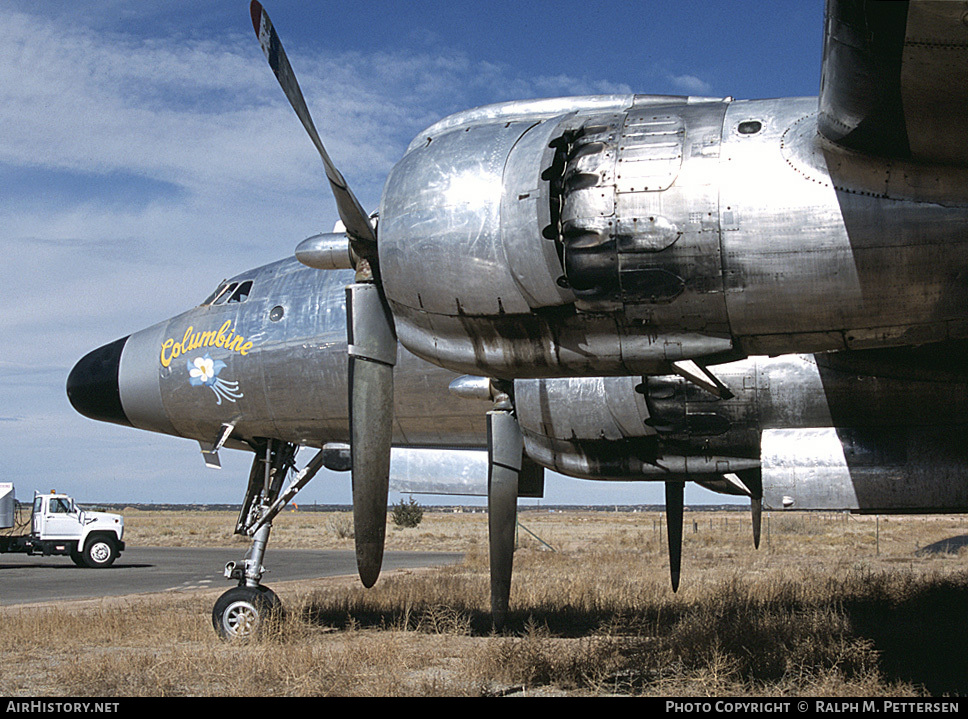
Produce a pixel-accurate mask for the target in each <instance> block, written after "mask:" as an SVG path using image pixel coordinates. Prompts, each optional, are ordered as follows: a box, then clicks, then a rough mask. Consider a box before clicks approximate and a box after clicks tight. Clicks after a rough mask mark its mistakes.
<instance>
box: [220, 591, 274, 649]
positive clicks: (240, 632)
mask: <svg viewBox="0 0 968 719" xmlns="http://www.w3.org/2000/svg"><path fill="white" fill-rule="evenodd" d="M281 612H282V602H280V601H279V597H277V596H276V594H275V592H273V591H272V590H271V589H269V588H268V587H263V586H258V587H246V586H240V587H233V588H232V589H230V590H228V591H227V592H225V594H223V595H222V596H221V597H219V598H218V601H216V602H215V608H214V609H212V625H213V626H214V627H215V631H216V633H217V634H218V635H219V636H220V637H221V638H222V639H227V640H246V639H255V638H257V637H258V636H259V634H260V632H261V631H262V628H263V626H264V625H265V623H266V621H268V620H269V618H270V617H275V616H280V615H281Z"/></svg>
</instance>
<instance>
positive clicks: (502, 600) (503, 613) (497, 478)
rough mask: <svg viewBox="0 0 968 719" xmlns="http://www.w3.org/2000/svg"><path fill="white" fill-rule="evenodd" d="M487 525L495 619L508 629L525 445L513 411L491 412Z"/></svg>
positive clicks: (498, 624)
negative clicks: (505, 624)
mask: <svg viewBox="0 0 968 719" xmlns="http://www.w3.org/2000/svg"><path fill="white" fill-rule="evenodd" d="M508 405H510V402H508ZM487 455H488V477H487V522H488V543H489V549H490V563H491V618H492V621H493V623H494V628H495V629H496V630H498V631H500V630H501V629H503V628H504V623H505V621H506V620H507V615H508V605H509V603H510V597H511V569H512V564H513V562H514V529H515V526H516V524H517V510H518V475H519V474H520V472H521V464H522V459H523V455H524V444H523V439H522V436H521V428H520V426H519V425H518V420H517V418H516V417H515V416H514V414H512V412H511V411H510V409H503V408H501V409H494V410H492V411H490V412H488V413H487Z"/></svg>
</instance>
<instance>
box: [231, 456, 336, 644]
mask: <svg viewBox="0 0 968 719" xmlns="http://www.w3.org/2000/svg"><path fill="white" fill-rule="evenodd" d="M295 456H296V446H295V445H294V444H291V443H289V442H280V441H278V440H273V439H267V440H265V445H264V447H260V448H259V450H257V451H256V455H255V458H254V459H253V460H252V469H251V470H250V472H249V486H248V488H247V490H246V493H245V500H244V501H243V503H242V511H241V512H240V513H239V519H238V522H236V525H235V533H236V534H240V535H248V536H250V537H252V546H251V548H250V549H249V551H248V552H247V553H246V555H245V558H244V559H243V561H242V565H241V566H238V565H236V563H235V562H229V563H228V564H226V565H225V576H226V578H228V579H234V580H236V581H237V582H238V586H236V587H233V588H232V589H230V590H228V591H227V592H225V593H224V594H223V595H222V596H221V597H219V598H218V601H216V602H215V607H214V608H213V609H212V625H213V626H214V627H215V631H216V632H217V633H218V635H219V636H220V637H222V638H223V639H252V638H255V637H258V635H259V632H260V631H261V629H262V626H263V625H264V624H265V622H266V621H267V620H268V619H269V618H270V617H275V616H279V615H280V614H281V612H282V611H283V608H282V602H280V601H279V597H277V596H276V594H275V592H273V591H272V590H271V589H269V588H268V587H264V586H262V584H261V582H262V575H263V574H264V573H265V571H266V569H265V567H264V566H263V565H262V560H263V558H264V557H265V551H266V545H267V544H268V543H269V532H270V531H271V530H272V519H273V518H274V517H275V516H276V515H277V514H278V513H279V512H280V511H281V510H282V508H283V507H285V506H286V504H287V503H288V502H289V500H290V499H292V498H293V497H294V496H295V495H296V493H297V492H298V491H299V490H300V489H302V488H303V487H304V486H305V485H306V483H307V482H309V480H310V479H312V478H313V477H314V476H315V475H316V473H317V472H318V471H319V470H320V468H321V467H322V466H323V461H322V459H323V453H322V451H320V452H319V453H317V454H316V456H315V457H313V459H312V460H311V461H310V462H309V464H308V465H306V467H305V468H304V469H302V470H300V471H299V472H298V473H297V474H296V476H295V477H294V479H293V481H292V483H291V484H290V485H289V487H288V488H287V489H286V491H285V492H283V493H281V494H280V490H281V489H282V483H283V480H284V479H285V477H286V474H288V472H289V470H291V469H293V468H294V466H295Z"/></svg>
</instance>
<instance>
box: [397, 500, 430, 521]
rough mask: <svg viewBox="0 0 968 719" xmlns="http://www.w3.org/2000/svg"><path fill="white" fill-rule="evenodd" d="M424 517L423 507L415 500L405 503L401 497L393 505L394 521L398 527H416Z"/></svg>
mask: <svg viewBox="0 0 968 719" xmlns="http://www.w3.org/2000/svg"><path fill="white" fill-rule="evenodd" d="M422 519H423V507H421V506H420V505H419V504H417V502H416V501H415V500H414V498H413V497H411V498H410V501H409V502H407V503H404V501H403V500H402V499H401V500H400V501H399V502H398V503H397V504H394V505H393V523H394V524H395V525H396V526H398V527H410V528H412V527H416V526H417V525H418V524H420V522H421V520H422Z"/></svg>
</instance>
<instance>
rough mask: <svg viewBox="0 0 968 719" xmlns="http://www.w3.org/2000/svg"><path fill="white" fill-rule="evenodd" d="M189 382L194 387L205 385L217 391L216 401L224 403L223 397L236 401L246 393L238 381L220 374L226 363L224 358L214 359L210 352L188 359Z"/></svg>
mask: <svg viewBox="0 0 968 719" xmlns="http://www.w3.org/2000/svg"><path fill="white" fill-rule="evenodd" d="M187 364H188V383H189V384H190V385H191V386H192V387H200V386H205V387H208V388H209V389H211V390H212V392H214V393H215V401H216V403H217V404H222V400H223V399H227V400H228V401H229V402H235V401H236V400H237V399H239V398H241V397H243V396H244V395H243V394H242V393H241V392H240V391H239V383H238V382H229V381H227V380H224V379H222V378H221V377H219V376H218V373H219V372H221V371H222V370H223V369H225V368H226V367H227V366H228V365H226V364H225V363H224V362H223V361H222V360H213V359H212V358H211V357H210V356H209V355H208V354H206V355H205V356H204V357H196V358H195V359H193V360H188V363H187Z"/></svg>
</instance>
